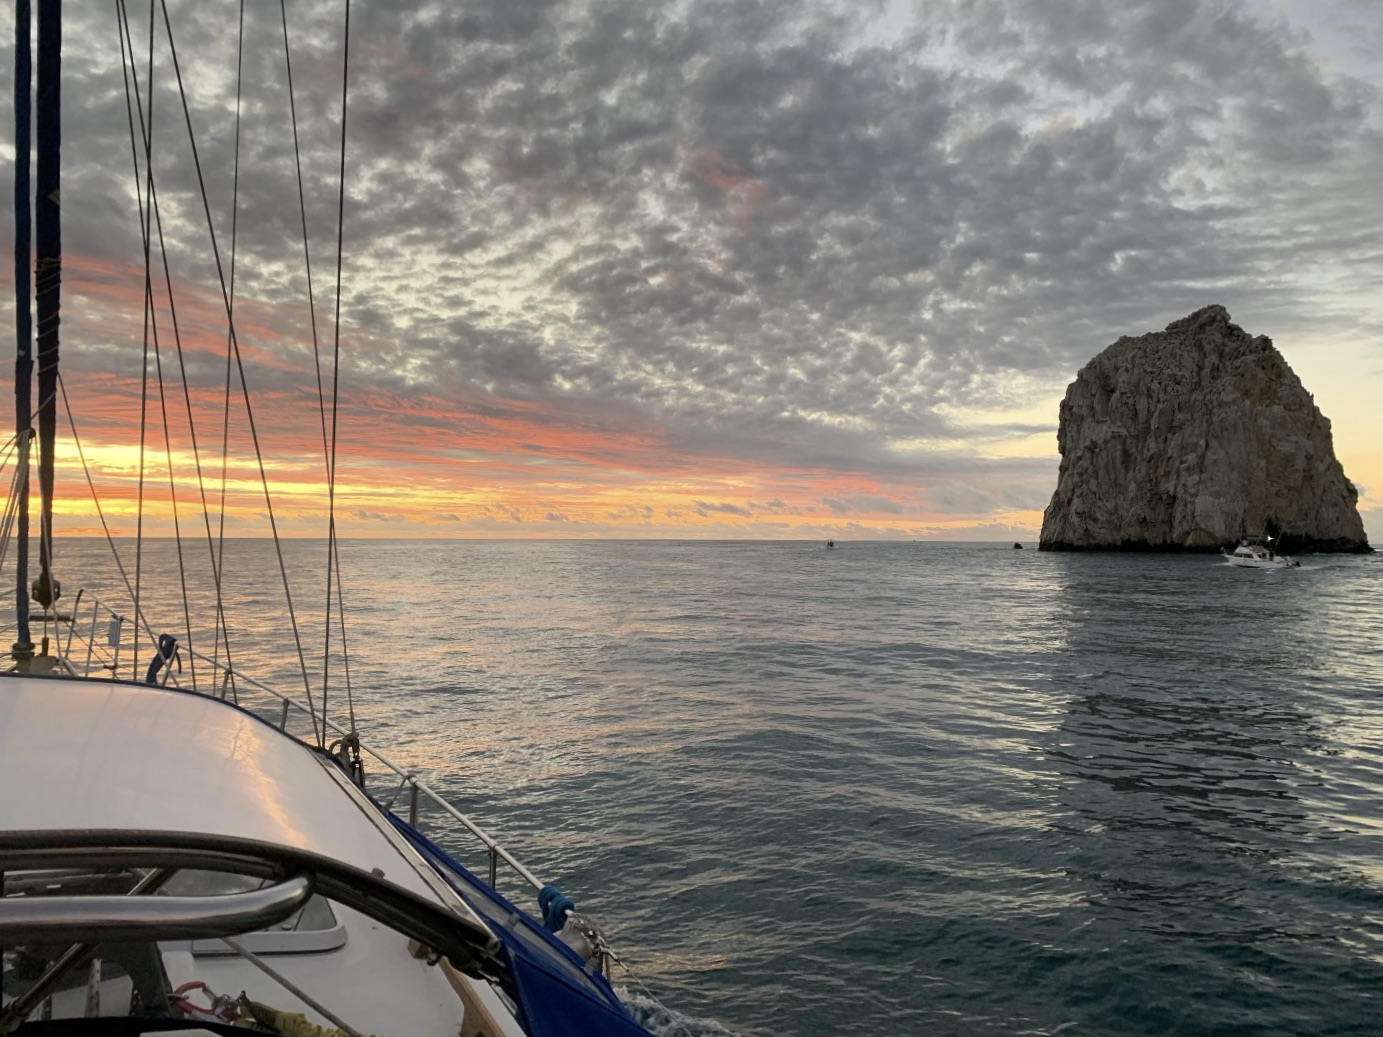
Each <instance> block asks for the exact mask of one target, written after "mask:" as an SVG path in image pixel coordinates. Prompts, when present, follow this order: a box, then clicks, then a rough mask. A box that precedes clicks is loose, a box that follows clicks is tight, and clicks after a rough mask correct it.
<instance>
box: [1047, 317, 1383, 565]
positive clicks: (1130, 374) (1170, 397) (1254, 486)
mask: <svg viewBox="0 0 1383 1037" xmlns="http://www.w3.org/2000/svg"><path fill="white" fill-rule="evenodd" d="M1057 446H1058V448H1059V449H1060V451H1061V473H1060V475H1059V477H1058V480H1057V488H1056V492H1055V493H1054V494H1053V495H1052V502H1051V504H1049V505H1048V506H1047V511H1046V514H1045V515H1044V516H1043V519H1042V539H1041V541H1040V543H1039V544H1038V546H1039V548H1041V549H1042V550H1084V549H1094V550H1143V551H1198V550H1214V549H1216V548H1218V547H1220V546H1221V545H1228V544H1233V543H1236V542H1237V541H1238V540H1239V539H1240V538H1242V537H1245V536H1255V535H1258V534H1262V533H1267V534H1268V535H1270V536H1276V537H1278V546H1279V550H1282V551H1286V552H1291V551H1368V550H1370V548H1369V545H1368V541H1367V540H1366V539H1365V537H1364V525H1363V522H1362V521H1361V520H1360V518H1359V509H1358V499H1359V494H1358V491H1357V490H1355V488H1354V485H1353V484H1352V483H1351V482H1350V481H1349V480H1348V479H1346V478H1345V472H1344V469H1343V468H1342V467H1341V466H1340V462H1339V461H1337V460H1336V459H1335V449H1334V445H1333V443H1332V441H1331V437H1330V422H1329V421H1328V420H1327V419H1326V418H1325V416H1324V415H1323V414H1321V412H1320V411H1319V410H1317V409H1316V405H1315V403H1314V402H1313V401H1312V398H1311V395H1310V394H1309V393H1308V392H1307V391H1306V390H1305V389H1304V388H1303V387H1302V384H1301V380H1300V379H1299V378H1297V376H1296V374H1294V373H1293V371H1292V369H1291V368H1290V367H1288V366H1287V362H1286V361H1285V360H1283V359H1282V355H1281V354H1280V353H1278V351H1277V350H1276V349H1275V348H1273V344H1272V341H1271V340H1270V339H1269V338H1267V336H1264V335H1259V336H1258V337H1257V338H1254V337H1252V336H1250V335H1248V334H1247V333H1246V332H1245V331H1244V330H1243V329H1242V328H1240V327H1238V326H1237V325H1235V324H1231V323H1230V321H1229V313H1228V312H1227V311H1226V310H1225V308H1224V307H1223V306H1207V307H1205V308H1204V309H1202V310H1197V311H1196V312H1195V313H1193V314H1191V315H1190V316H1189V317H1186V318H1183V319H1182V320H1178V321H1174V322H1172V323H1171V324H1168V325H1167V330H1166V331H1163V332H1155V333H1152V334H1148V335H1142V336H1140V337H1138V338H1129V337H1127V336H1125V337H1123V338H1121V339H1119V341H1118V342H1115V343H1114V344H1113V345H1112V346H1110V347H1109V348H1108V349H1106V350H1105V351H1104V352H1103V353H1101V354H1100V355H1099V356H1097V357H1095V359H1094V360H1091V361H1090V362H1089V363H1088V364H1086V365H1085V367H1083V368H1081V370H1080V373H1079V374H1077V375H1076V380H1075V381H1074V382H1072V383H1071V386H1070V388H1069V389H1067V390H1066V399H1065V400H1063V401H1062V404H1061V424H1060V427H1059V429H1058V431H1057Z"/></svg>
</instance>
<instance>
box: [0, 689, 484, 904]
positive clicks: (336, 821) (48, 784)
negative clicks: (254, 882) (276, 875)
mask: <svg viewBox="0 0 1383 1037" xmlns="http://www.w3.org/2000/svg"><path fill="white" fill-rule="evenodd" d="M330 769H334V768H332V765H330V764H328V763H326V762H324V761H323V760H321V759H320V758H319V757H318V756H317V755H316V754H314V753H313V752H311V751H310V750H308V749H307V748H305V747H304V746H302V745H300V744H299V743H297V742H295V741H294V740H293V739H291V738H288V737H286V736H284V735H281V734H280V733H279V732H278V731H276V730H274V729H273V728H271V727H269V726H268V725H267V724H264V723H261V722H259V721H258V720H255V719H254V718H253V717H250V716H247V715H246V714H244V713H242V712H241V711H240V710H238V709H235V708H233V707H231V706H229V705H227V704H226V703H223V702H219V701H217V700H216V699H212V698H208V697H207V696H204V695H196V694H191V693H188V692H180V691H174V690H170V689H161V688H153V687H144V686H138V685H121V684H116V683H110V682H104V681H84V680H64V679H49V678H25V677H19V676H15V675H6V676H4V677H0V788H4V789H5V795H4V796H3V797H0V829H6V830H20V829H29V830H38V831H43V830H58V829H93V828H95V829H143V830H152V831H165V832H188V833H197V832H202V833H216V834H219V835H229V836H239V837H242V838H247V839H256V840H260V841H262V842H266V843H272V844H276V845H279V846H286V847H293V848H296V849H301V850H309V851H312V852H315V853H319V854H323V855H325V856H327V857H330V858H332V859H334V860H338V861H343V862H345V863H348V864H352V865H355V866H356V867H358V868H362V869H364V870H366V871H370V870H372V869H375V868H378V869H379V870H380V871H381V872H382V873H383V874H384V877H385V878H386V879H388V880H389V881H391V882H393V883H395V884H396V885H399V886H402V887H404V888H406V889H408V890H411V891H412V892H414V893H419V894H421V895H423V896H425V897H427V898H429V899H431V900H433V901H436V902H439V903H443V904H445V905H446V906H447V907H450V908H452V909H453V910H459V911H461V912H462V913H464V914H466V915H467V916H468V917H474V916H473V915H471V913H470V911H469V909H468V908H466V907H465V906H464V904H461V902H460V901H459V900H458V899H457V898H455V897H453V896H450V895H449V891H446V890H444V889H439V888H438V885H437V884H436V883H433V882H428V881H426V880H425V879H424V877H423V874H422V873H421V872H420V869H421V870H422V871H424V872H425V871H426V865H424V864H423V863H422V862H421V861H420V860H419V859H418V858H417V857H416V855H414V854H413V852H412V850H411V849H410V848H408V847H407V846H406V845H405V844H403V843H402V840H400V839H399V838H398V837H397V836H395V835H394V834H393V833H392V832H389V831H386V830H385V828H384V826H383V823H382V819H380V818H379V817H378V814H377V813H376V812H375V811H374V810H373V808H372V807H370V805H369V804H368V803H367V802H365V801H364V800H363V798H361V797H360V796H358V794H355V793H354V790H353V789H351V788H350V787H349V786H348V784H347V783H344V782H343V781H341V780H338V778H337V777H336V776H335V775H333V774H332V773H330Z"/></svg>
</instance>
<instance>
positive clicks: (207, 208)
mask: <svg viewBox="0 0 1383 1037" xmlns="http://www.w3.org/2000/svg"><path fill="white" fill-rule="evenodd" d="M151 2H152V0H151ZM160 6H161V7H162V10H163V25H164V30H165V32H166V34H167V37H168V50H169V54H170V56H171V57H172V60H173V72H174V74H175V76H176V77H177V81H178V95H179V97H180V99H181V101H182V111H183V120H184V122H185V123H186V125H187V136H188V144H189V146H190V147H191V149H192V161H193V165H194V166H195V167H196V170H197V184H198V188H199V190H200V192H201V198H202V208H203V211H204V213H205V216H206V223H207V235H208V237H209V238H210V241H211V252H212V256H213V257H214V258H215V260H216V272H217V276H218V278H219V280H220V285H221V299H222V303H223V305H224V306H225V308H226V317H227V321H228V323H229V327H230V337H231V343H232V345H233V347H234V352H235V362H236V367H237V370H238V372H239V375H240V387H241V392H242V394H243V396H244V401H245V413H246V417H247V418H248V420H249V426H250V437H251V439H252V441H253V442H254V448H255V460H256V461H257V462H258V465H259V477H260V484H261V486H262V487H263V490H264V502H265V508H266V510H267V512H268V516H269V527H270V529H271V530H272V531H273V539H274V551H275V554H276V555H277V556H278V564H279V574H280V576H281V577H282V580H283V595H284V599H285V603H286V605H287V608H288V619H289V624H290V626H291V627H292V630H293V643H294V647H295V648H296V649H297V653H298V666H299V669H300V670H301V672H302V677H303V687H304V691H305V693H306V695H307V701H308V706H309V712H310V714H311V717H312V732H313V735H314V736H315V738H316V741H317V744H318V746H319V747H322V748H325V744H326V742H325V732H324V730H323V728H322V726H321V725H319V724H318V722H317V711H316V708H315V705H314V697H313V694H312V682H311V681H310V680H309V679H308V676H307V660H306V657H305V656H304V655H303V645H302V635H301V634H300V632H299V629H298V619H297V614H296V612H295V611H294V608H293V594H292V591H291V589H290V588H289V584H288V567H287V564H286V563H285V561H284V557H283V545H282V542H281V540H280V537H279V532H278V522H277V520H276V519H275V517H274V505H273V498H272V496H271V495H270V493H269V478H268V473H267V471H266V469H265V466H264V456H263V453H262V451H261V449H260V445H259V433H258V431H257V429H256V427H255V421H254V413H253V410H252V407H251V404H250V394H249V382H248V380H247V378H246V377H245V364H244V358H243V357H242V355H241V353H240V344H239V339H238V337H237V336H236V333H235V322H234V321H233V320H232V319H231V314H230V296H229V293H228V291H227V287H226V274H225V267H224V265H223V264H222V262H221V251H220V249H219V248H218V247H217V244H216V227H215V223H214V221H213V220H212V217H211V201H210V199H209V198H208V196H207V190H206V178H205V177H204V176H203V174H202V163H201V158H200V156H199V154H198V151H197V138H196V134H195V132H194V131H193V129H192V112H191V108H190V106H189V105H188V101H187V91H186V88H185V86H184V83H183V77H182V65H181V63H180V62H179V60H178V49H177V44H176V42H175V41H174V38H173V24H172V20H171V18H170V17H169V14H168V4H167V0H160Z"/></svg>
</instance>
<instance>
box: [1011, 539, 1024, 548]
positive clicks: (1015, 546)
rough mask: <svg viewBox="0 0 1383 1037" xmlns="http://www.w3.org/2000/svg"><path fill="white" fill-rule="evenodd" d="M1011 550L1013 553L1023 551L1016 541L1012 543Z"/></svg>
mask: <svg viewBox="0 0 1383 1037" xmlns="http://www.w3.org/2000/svg"><path fill="white" fill-rule="evenodd" d="M1013 549H1014V550H1015V551H1021V550H1023V545H1022V544H1020V543H1018V541H1016V540H1015V541H1014V542H1013Z"/></svg>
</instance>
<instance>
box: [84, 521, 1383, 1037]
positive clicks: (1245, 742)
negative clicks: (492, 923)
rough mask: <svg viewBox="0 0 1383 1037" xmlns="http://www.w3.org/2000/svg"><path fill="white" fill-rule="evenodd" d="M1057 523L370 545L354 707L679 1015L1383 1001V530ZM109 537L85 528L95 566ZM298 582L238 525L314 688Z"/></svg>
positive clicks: (283, 678) (768, 1019)
mask: <svg viewBox="0 0 1383 1037" xmlns="http://www.w3.org/2000/svg"><path fill="white" fill-rule="evenodd" d="M122 546H123V547H124V548H125V550H126V552H127V555H126V558H127V562H126V564H127V568H129V567H130V565H131V563H130V561H129V558H130V557H131V555H130V554H129V552H130V550H131V549H132V545H128V544H126V545H122ZM1032 547H1033V545H1028V549H1027V550H1023V551H1015V550H1013V549H1012V548H1011V547H1010V546H1009V545H1007V544H937V543H854V542H849V541H845V542H838V545H837V547H835V548H834V549H833V550H828V549H826V548H825V546H824V545H822V544H820V543H807V542H777V543H757V542H756V543H707V542H668V541H652V542H609V541H599V542H596V541H561V542H553V541H544V542H519V541H482V542H477V541H445V542H438V541H431V542H418V541H384V542H381V541H347V542H344V543H343V544H342V550H341V570H342V582H343V584H344V587H345V600H346V612H347V621H348V626H349V630H350V642H349V645H350V656H351V685H352V698H353V700H354V706H355V711H356V714H357V717H358V720H359V723H360V726H361V730H362V732H363V733H364V736H365V738H366V740H367V741H369V742H372V743H375V744H377V745H378V746H380V747H381V748H383V749H385V751H386V752H387V753H388V754H389V755H390V756H391V757H392V758H393V759H394V760H395V761H396V762H398V763H400V764H402V765H404V766H406V767H408V768H410V769H413V770H416V772H417V773H418V774H419V775H421V776H423V777H424V778H425V779H426V780H427V781H428V782H429V783H430V784H432V785H433V787H435V788H437V789H438V790H440V791H442V792H444V793H446V794H447V795H448V796H449V797H450V798H452V799H454V800H455V801H456V802H457V803H458V805H460V806H461V807H462V809H464V810H465V811H466V812H467V813H468V814H470V815H471V816H472V817H473V818H474V819H475V820H476V821H477V822H478V823H480V824H481V825H482V826H484V827H486V828H487V829H488V830H489V831H491V832H492V833H493V834H495V835H497V836H498V837H499V838H500V839H501V840H502V841H503V842H504V843H505V844H506V846H508V847H509V848H510V849H511V850H513V851H514V852H515V853H517V855H518V856H519V857H521V858H522V859H524V860H525V862H526V863H527V864H528V865H529V866H530V867H531V868H532V869H533V870H534V871H536V872H537V873H538V874H539V875H540V876H542V877H543V878H544V879H545V880H547V881H551V882H556V883H557V884H558V885H560V886H561V887H562V888H563V889H564V890H565V891H566V892H567V893H568V894H569V895H571V896H572V897H573V898H574V899H575V900H576V901H577V902H578V904H579V906H580V907H581V909H582V910H584V911H586V912H588V913H590V914H592V915H594V916H595V917H596V918H597V919H598V920H599V921H600V922H601V923H603V925H604V926H605V928H606V929H607V930H608V932H609V935H610V938H611V940H612V942H613V943H614V945H615V947H616V949H617V950H618V951H619V953H620V956H621V958H622V960H623V961H624V963H625V964H626V965H627V966H628V967H629V969H630V970H631V973H628V974H626V973H624V972H623V971H621V970H617V974H616V977H615V979H616V982H617V984H619V985H620V986H622V987H623V988H624V989H625V990H626V991H628V993H629V996H630V999H631V1000H632V1001H633V1002H634V1003H635V1004H636V1005H637V1006H638V1008H639V1010H640V1012H641V1013H643V1015H644V1017H645V1018H646V1020H647V1021H648V1022H649V1023H650V1024H651V1025H653V1026H654V1027H656V1028H657V1029H658V1030H659V1031H660V1032H662V1033H669V1034H672V1033H688V1034H693V1035H710V1034H721V1033H725V1032H729V1033H732V1034H738V1035H744V1037H750V1035H779V1037H808V1035H817V1034H876V1033H889V1034H942V1035H944V1034H957V1035H970V1034H982V1035H989V1034H996V1035H997V1034H1006V1035H1007V1034H1029V1033H1031V1034H1057V1033H1061V1034H1069V1035H1082V1034H1100V1035H1141V1034H1188V1035H1191V1034H1246V1035H1247V1034H1361V1035H1362V1034H1369V1035H1376V1034H1378V1033H1380V1032H1383V863H1380V862H1383V839H1380V835H1383V815H1381V814H1380V803H1383V608H1380V604H1383V599H1380V593H1379V592H1380V586H1381V580H1383V555H1376V556H1368V557H1354V556H1314V557H1312V556H1308V557H1307V558H1305V559H1304V561H1303V565H1302V567H1301V568H1300V569H1298V570H1290V571H1282V570H1278V571H1248V570H1239V569H1234V568H1232V567H1229V566H1227V565H1225V564H1224V563H1223V562H1222V561H1220V560H1219V559H1218V558H1213V557H1206V556H1166V555H1125V554H1110V555H1104V554H1048V553H1039V552H1037V551H1035V550H1032V549H1031V548H1032ZM285 550H286V555H287V562H286V564H287V565H288V568H289V570H290V578H291V581H292V584H293V595H294V599H295V602H296V603H297V604H298V606H299V615H300V626H301V628H302V631H303V632H302V635H301V636H302V640H303V642H304V645H305V655H306V657H307V658H308V660H309V662H308V665H309V670H310V672H311V673H312V674H313V677H312V680H314V681H320V673H321V669H322V663H321V658H320V657H321V646H322V641H323V633H322V629H323V625H324V623H325V621H326V617H325V612H324V608H323V606H321V605H320V604H314V605H311V606H307V605H305V603H306V602H308V601H312V602H317V603H320V601H321V600H322V595H323V592H324V589H325V585H324V577H323V573H322V557H321V556H322V553H323V551H324V548H323V546H322V544H321V543H319V542H292V543H289V544H287V545H286V547H285ZM102 551H103V548H102V545H99V544H98V543H96V542H94V541H63V542H61V543H60V544H59V550H58V559H59V563H60V564H59V575H60V576H62V577H63V578H64V581H65V584H66V585H67V588H68V593H69V598H70V596H71V593H72V589H73V588H74V587H75V586H77V585H79V584H81V583H82V582H83V580H84V579H85V580H86V582H87V583H88V584H89V585H90V586H92V587H93V588H95V589H96V590H99V591H100V592H101V593H102V595H103V596H110V595H112V594H113V593H114V591H115V587H116V583H115V579H114V576H113V574H112V572H111V570H110V569H109V567H105V568H103V567H102V563H101V562H100V561H99V559H100V557H101V555H102ZM206 553H207V552H206V548H205V546H202V547H201V548H200V551H199V552H198V551H197V550H195V549H189V551H188V552H187V564H188V565H190V566H191V567H193V568H194V569H195V568H197V567H198V566H199V565H203V564H204V562H203V560H204V558H205V556H206ZM142 571H143V574H144V575H143V576H142V579H143V581H144V582H145V584H146V586H149V587H151V588H154V589H156V590H160V591H163V592H170V591H171V589H172V588H173V587H174V586H175V584H176V583H177V579H176V558H175V555H174V554H173V552H172V548H171V545H169V544H167V543H162V544H157V543H156V544H152V545H150V546H149V547H148V548H147V549H146V552H145V558H144V561H143V563H142ZM203 576H204V573H203ZM278 581H279V576H278V569H277V563H276V561H275V560H274V555H273V550H272V546H271V545H268V544H266V543H265V542H263V541H237V542H233V543H232V544H230V545H229V546H228V548H227V565H226V577H225V581H224V582H225V597H226V600H227V611H228V614H229V615H230V617H231V626H232V630H233V641H232V647H233V649H234V650H235V652H236V662H237V663H238V664H241V665H248V660H249V659H250V657H252V656H259V657H261V658H262V659H264V660H266V662H267V669H268V670H269V671H270V672H271V673H272V675H273V676H274V679H275V681H276V683H278V684H279V685H280V686H282V687H284V689H285V690H289V691H296V692H298V693H301V691H302V687H303V681H302V678H301V676H297V677H295V676H294V674H295V672H296V665H297V663H296V655H295V653H294V649H293V640H292V637H291V635H290V634H288V633H286V632H285V628H284V627H283V625H282V623H281V622H280V621H279V619H278V617H279V616H280V615H281V612H280V606H279V604H278V600H279V597H280V594H279V592H278ZM197 595H200V596H197ZM146 600H148V599H146ZM209 601H210V599H209V598H207V597H206V592H205V591H197V592H195V594H194V602H193V605H192V606H191V607H190V609H189V611H190V614H191V615H192V616H193V617H194V623H193V625H194V628H196V627H197V626H198V624H202V623H204V621H205V617H207V616H209V615H211V614H212V606H211V605H210V604H209ZM179 609H180V606H178V607H177V608H173V607H171V606H168V607H166V608H165V609H164V610H163V611H162V612H160V611H159V610H151V612H150V621H151V624H152V626H153V628H154V629H155V630H159V629H163V627H164V626H167V628H168V629H173V628H174V627H181V625H182V622H181V612H180V611H179ZM198 636H199V637H200V638H201V641H200V643H198V644H197V645H196V646H197V647H199V648H203V649H204V650H207V651H210V642H209V640H208V639H207V638H206V637H205V635H204V634H203V635H198ZM314 660H315V661H314ZM332 665H333V672H334V673H336V674H339V673H340V660H339V659H338V660H337V661H336V662H334V663H333V664H332ZM188 678H190V674H184V680H185V681H186V680H187V679H188ZM202 679H203V680H204V679H205V675H204V676H203V678H202ZM295 681H296V688H295V686H294V685H295ZM335 681H336V678H335V677H333V682H335ZM318 693H319V689H318ZM331 695H332V699H331V701H330V703H329V709H330V711H331V713H332V715H333V717H337V718H339V717H342V716H344V710H345V702H344V697H345V696H344V693H343V692H341V691H340V690H338V687H333V690H332V691H331ZM425 820H431V821H437V820H439V819H438V818H436V817H431V818H428V817H427V815H426V814H425ZM441 840H442V841H443V842H444V843H446V844H448V845H449V846H450V847H451V848H453V849H454V850H455V851H456V852H457V853H458V855H461V856H463V858H466V859H468V860H471V861H476V860H477V859H476V858H475V856H474V854H473V852H472V851H473V849H474V847H473V844H471V843H470V842H469V841H468V840H466V839H465V838H464V837H463V836H462V834H461V833H459V832H457V831H456V830H455V829H454V828H449V827H447V826H446V825H445V824H444V825H443V826H442V829H441ZM468 854H469V855H470V856H469V857H467V855H468ZM659 1006H666V1009H667V1011H664V1010H663V1008H661V1007H659Z"/></svg>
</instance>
